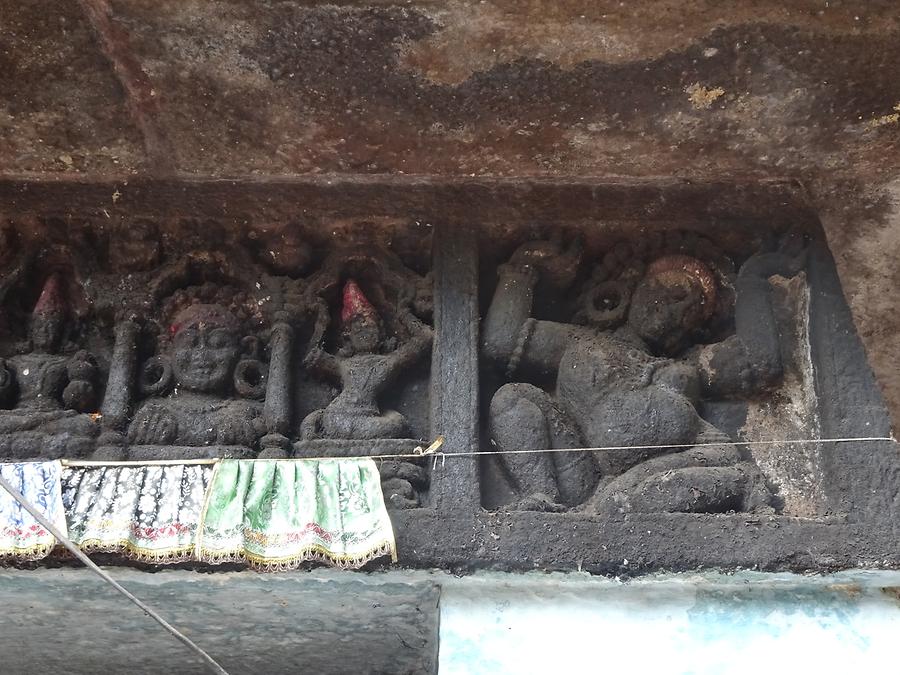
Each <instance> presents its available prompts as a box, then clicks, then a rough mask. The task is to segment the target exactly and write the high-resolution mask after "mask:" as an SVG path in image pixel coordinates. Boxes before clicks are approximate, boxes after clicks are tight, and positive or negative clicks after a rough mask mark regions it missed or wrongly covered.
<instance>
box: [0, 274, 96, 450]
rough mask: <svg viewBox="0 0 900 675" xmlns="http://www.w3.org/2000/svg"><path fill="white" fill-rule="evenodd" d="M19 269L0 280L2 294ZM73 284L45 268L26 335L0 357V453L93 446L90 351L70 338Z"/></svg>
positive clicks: (93, 372)
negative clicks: (4, 356) (24, 338)
mask: <svg viewBox="0 0 900 675" xmlns="http://www.w3.org/2000/svg"><path fill="white" fill-rule="evenodd" d="M24 271H25V266H24V265H23V266H20V267H19V268H18V269H15V270H13V271H12V272H11V273H10V275H9V276H8V277H6V278H5V279H4V282H5V283H4V286H5V288H4V291H3V295H4V296H5V295H6V292H7V291H8V290H9V289H10V288H12V286H13V283H12V282H13V281H19V280H20V278H21V277H23V276H24ZM66 281H68V283H66ZM75 286H76V283H75V281H74V280H73V279H72V278H71V275H70V276H69V277H68V278H67V279H64V277H63V272H62V271H53V272H51V273H50V274H49V276H47V277H46V278H45V280H44V282H43V284H42V290H41V293H40V296H39V298H38V300H37V302H36V303H35V305H34V308H33V310H32V311H31V315H30V317H29V319H28V337H27V339H26V340H24V341H22V342H21V343H20V344H19V345H17V346H16V347H15V348H14V352H15V353H14V354H13V355H11V356H8V357H7V358H0V457H7V458H14V459H27V458H32V457H40V456H43V457H52V458H59V457H79V456H82V455H84V454H86V453H88V452H89V451H90V450H91V448H92V446H93V442H94V439H95V438H96V436H97V433H98V432H99V427H98V425H97V424H96V422H95V418H94V417H92V416H91V415H90V414H89V413H91V412H94V411H95V410H96V407H95V406H96V400H97V393H98V391H97V378H98V370H97V364H96V361H95V359H94V356H93V355H92V354H91V353H90V352H89V351H87V350H85V349H82V348H81V347H80V346H79V344H78V343H77V342H75V341H73V338H75V336H74V334H73V331H72V330H71V328H72V319H73V316H72V311H71V303H70V294H74V293H75V292H77V291H76V289H75ZM3 299H4V298H3V297H0V302H2V300H3Z"/></svg>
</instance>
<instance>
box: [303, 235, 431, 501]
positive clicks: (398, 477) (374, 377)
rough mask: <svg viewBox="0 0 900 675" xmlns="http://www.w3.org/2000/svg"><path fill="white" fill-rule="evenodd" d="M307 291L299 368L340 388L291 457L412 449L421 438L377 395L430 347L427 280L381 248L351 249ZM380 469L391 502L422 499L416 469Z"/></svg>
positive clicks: (307, 424) (397, 465)
mask: <svg viewBox="0 0 900 675" xmlns="http://www.w3.org/2000/svg"><path fill="white" fill-rule="evenodd" d="M308 292H309V294H310V295H309V297H310V300H309V304H311V305H312V304H315V306H316V308H317V310H316V321H315V329H314V331H313V337H312V339H311V341H310V347H309V350H308V352H307V354H306V356H305V359H304V366H305V367H306V368H307V369H308V371H309V373H310V374H311V375H312V376H313V377H316V378H319V379H321V380H324V381H328V382H331V383H333V385H335V386H336V387H337V390H338V391H337V395H336V396H335V397H334V398H333V399H332V400H331V401H330V402H329V403H328V404H327V405H326V406H325V407H324V408H320V409H317V410H314V411H313V412H311V413H309V414H308V415H306V417H305V418H304V419H303V422H302V424H301V426H300V436H301V440H300V441H298V442H297V443H296V444H295V446H294V447H295V455H297V456H320V455H323V454H324V455H332V454H335V453H339V454H352V453H353V452H356V453H362V454H370V453H374V454H404V453H409V452H410V451H412V450H413V449H414V448H415V447H416V446H417V445H419V444H420V443H421V442H422V439H419V438H411V437H410V424H409V422H408V420H407V419H406V418H405V417H404V415H402V414H401V413H399V412H397V411H396V410H390V409H385V408H384V407H383V406H382V404H381V401H380V399H381V397H382V395H383V394H384V393H385V390H386V389H387V388H388V387H390V386H391V385H393V384H396V383H397V382H398V381H399V380H401V379H402V378H403V377H404V376H405V375H408V374H409V372H410V371H411V370H412V369H413V368H414V367H416V366H417V364H419V363H420V362H422V361H423V360H424V359H425V357H426V356H427V355H428V354H429V352H430V348H431V342H432V335H433V331H432V329H431V327H430V326H429V325H428V324H427V323H426V322H425V321H423V318H427V317H428V315H429V314H430V313H431V280H430V278H429V277H427V276H426V277H420V276H419V275H417V274H415V273H414V272H412V271H411V270H409V269H408V268H406V267H405V266H404V265H403V263H402V262H401V261H400V260H399V259H398V258H397V257H396V256H394V255H392V254H391V253H389V252H388V251H386V250H383V249H378V248H377V247H376V248H374V249H373V248H372V247H366V248H362V247H356V248H350V249H346V250H341V251H338V252H336V253H335V254H333V255H332V256H330V257H329V258H328V259H327V260H326V261H325V262H324V263H323V265H322V268H321V270H320V271H319V272H318V273H317V274H315V275H314V276H313V277H312V278H310V280H309V290H308ZM329 342H330V343H331V344H330V346H329V344H327V343H329ZM381 468H382V478H383V480H384V482H385V487H386V492H387V494H388V496H389V500H390V502H391V503H392V504H394V505H397V506H416V505H418V504H419V491H421V490H422V489H424V488H425V487H426V486H427V482H428V479H427V473H426V472H425V471H424V470H423V469H422V468H421V467H419V466H416V465H415V464H413V463H411V462H401V461H385V462H383V463H382V465H381Z"/></svg>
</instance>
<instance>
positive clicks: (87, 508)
mask: <svg viewBox="0 0 900 675" xmlns="http://www.w3.org/2000/svg"><path fill="white" fill-rule="evenodd" d="M212 471H213V468H212V467H211V466H206V465H184V464H176V465H166V466H134V467H123V466H97V467H88V468H68V467H67V468H66V469H65V470H64V471H63V479H62V484H63V487H62V494H63V503H64V505H65V509H66V519H67V521H68V528H69V538H70V539H71V540H72V541H73V542H74V543H75V544H77V545H78V546H79V547H80V548H81V549H83V550H85V551H89V552H102V553H118V554H120V555H122V556H124V557H126V558H129V559H131V560H137V561H140V562H149V563H155V564H171V563H177V562H185V561H189V560H193V558H194V540H195V538H196V534H197V528H198V525H199V523H200V511H201V509H202V507H203V502H204V496H205V494H206V489H207V487H208V486H209V481H210V478H211V476H212Z"/></svg>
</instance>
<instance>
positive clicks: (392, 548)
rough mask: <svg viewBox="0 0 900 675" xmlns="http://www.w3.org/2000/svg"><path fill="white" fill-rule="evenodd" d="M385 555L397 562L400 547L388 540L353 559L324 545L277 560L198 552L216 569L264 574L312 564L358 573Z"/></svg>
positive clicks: (238, 552) (235, 553) (242, 551)
mask: <svg viewBox="0 0 900 675" xmlns="http://www.w3.org/2000/svg"><path fill="white" fill-rule="evenodd" d="M384 555H390V556H391V561H392V562H397V547H396V545H395V543H394V542H393V541H392V540H390V539H385V540H384V541H382V542H380V543H378V544H377V545H375V546H373V547H371V548H369V549H368V550H366V551H364V552H362V553H357V554H352V555H351V554H347V553H335V552H333V551H330V550H329V549H328V548H326V547H325V546H321V545H320V544H311V545H309V546H306V547H304V548H302V549H300V550H299V551H297V552H296V553H292V554H291V555H288V556H282V557H274V558H273V557H268V556H261V555H258V554H256V553H250V552H248V551H247V550H245V549H243V548H235V549H231V550H227V551H210V550H207V549H202V548H201V549H200V550H198V551H197V560H198V561H199V562H205V563H209V564H212V565H221V564H222V563H227V562H234V563H246V564H248V565H249V566H250V567H251V568H253V569H257V570H261V571H266V572H286V571H288V570H293V569H296V568H297V567H299V566H300V565H301V564H303V563H304V562H308V561H316V562H321V563H325V564H331V565H334V566H335V567H338V568H340V569H356V568H359V567H362V566H363V565H365V564H366V563H367V562H369V561H371V560H374V559H375V558H380V557H381V556H384Z"/></svg>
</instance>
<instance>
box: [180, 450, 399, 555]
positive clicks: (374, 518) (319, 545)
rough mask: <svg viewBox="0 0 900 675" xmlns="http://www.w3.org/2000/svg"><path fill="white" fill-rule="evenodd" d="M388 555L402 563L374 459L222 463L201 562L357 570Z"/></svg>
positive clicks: (206, 516)
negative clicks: (311, 564) (314, 564)
mask: <svg viewBox="0 0 900 675" xmlns="http://www.w3.org/2000/svg"><path fill="white" fill-rule="evenodd" d="M387 554H390V555H391V557H392V559H393V560H394V561H396V547H395V544H394V533H393V530H392V528H391V521H390V519H389V518H388V514H387V510H386V509H385V506H384V497H383V495H382V492H381V480H380V476H379V473H378V467H377V466H376V465H375V462H374V461H373V460H371V459H327V460H317V461H310V460H294V461H286V460H222V461H221V462H219V463H218V464H217V466H216V469H215V474H214V475H213V479H212V484H211V485H210V487H209V492H208V494H207V499H206V506H205V509H204V513H203V516H202V519H201V523H200V535H199V537H198V541H197V557H198V558H199V559H200V560H202V561H204V562H211V563H221V562H228V561H232V562H248V563H250V564H251V565H253V566H255V567H262V568H265V569H290V568H293V567H296V566H297V565H299V564H300V563H302V562H303V561H306V560H320V561H323V562H327V563H330V564H332V565H336V566H338V567H344V568H355V567H361V566H362V565H364V564H365V563H367V562H368V561H369V560H372V559H373V558H376V557H379V556H382V555H387Z"/></svg>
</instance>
